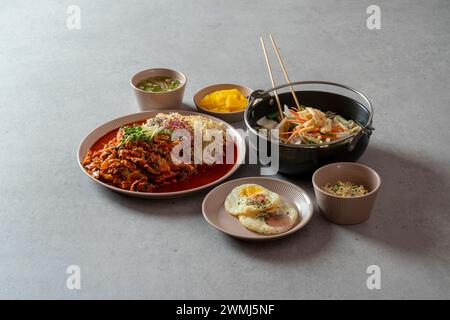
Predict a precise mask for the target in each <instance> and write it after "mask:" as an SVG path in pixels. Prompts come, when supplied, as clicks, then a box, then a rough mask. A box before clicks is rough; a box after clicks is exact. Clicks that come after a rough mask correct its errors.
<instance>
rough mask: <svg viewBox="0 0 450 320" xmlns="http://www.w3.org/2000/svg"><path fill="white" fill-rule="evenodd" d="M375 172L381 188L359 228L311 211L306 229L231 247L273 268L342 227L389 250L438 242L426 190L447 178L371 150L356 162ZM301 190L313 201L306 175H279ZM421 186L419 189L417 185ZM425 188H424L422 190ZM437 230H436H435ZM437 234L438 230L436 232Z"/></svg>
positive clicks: (307, 252) (419, 249)
mask: <svg viewBox="0 0 450 320" xmlns="http://www.w3.org/2000/svg"><path fill="white" fill-rule="evenodd" d="M360 162H361V163H363V164H367V165H369V166H370V167H372V168H373V169H375V170H376V171H377V172H378V173H379V174H380V176H381V179H382V187H381V189H380V192H379V195H378V199H377V202H376V205H375V209H374V212H373V215H372V217H371V219H369V220H368V221H367V222H365V223H362V224H360V225H354V226H338V225H334V224H332V223H330V222H328V221H327V220H325V219H324V218H323V217H322V216H321V215H320V212H319V210H318V209H317V207H316V211H315V216H314V217H313V219H312V220H311V222H310V223H309V225H307V226H306V228H305V229H302V230H300V231H299V232H297V233H295V234H293V235H292V236H289V237H287V238H284V239H280V240H276V241H273V242H267V243H249V242H244V241H239V240H234V239H229V242H230V244H231V245H232V246H234V247H235V248H237V249H239V250H241V251H242V252H244V253H245V254H248V255H251V256H252V257H254V258H256V259H263V260H267V261H272V262H273V263H274V264H278V263H281V264H283V263H285V262H289V261H301V260H302V259H304V258H308V257H310V256H313V255H314V254H316V253H318V252H319V251H320V250H323V249H326V246H327V243H328V242H330V241H331V240H332V236H333V230H336V229H335V228H344V229H346V230H345V231H348V232H350V233H353V234H354V237H355V239H356V240H358V238H362V239H363V238H368V239H369V240H371V241H375V242H379V243H380V244H382V245H383V246H389V247H392V249H394V250H400V251H408V252H413V253H415V254H421V253H423V252H426V251H427V250H429V249H430V248H431V247H432V246H433V244H434V243H435V242H436V241H438V239H436V235H437V234H442V233H443V232H445V230H441V228H442V227H443V226H441V225H440V224H439V219H434V218H433V215H436V213H437V214H439V213H442V204H440V203H438V202H436V199H435V198H434V197H433V196H432V194H431V190H436V189H439V188H442V187H443V186H445V185H446V184H448V183H447V182H446V179H445V178H444V177H443V176H442V175H441V174H439V172H438V170H436V169H434V168H435V167H437V165H435V166H434V165H433V164H430V163H428V162H427V163H423V162H421V161H418V160H415V159H414V158H413V157H411V156H409V155H407V154H402V153H401V152H398V153H394V152H392V151H388V150H384V149H381V148H379V147H377V146H375V147H374V146H371V147H369V149H368V150H367V152H366V154H365V155H364V157H363V158H362V159H361V161H360ZM280 178H282V179H286V180H290V181H292V182H295V183H296V184H298V185H300V186H301V187H302V188H304V189H305V190H306V191H307V192H308V193H309V194H310V195H311V198H312V199H314V200H315V198H314V194H313V189H312V187H311V186H310V184H311V183H310V181H311V176H303V177H292V176H280ZM421 182H424V185H423V186H422V187H421V186H420V183H421ZM424 188H426V189H427V190H428V192H429V193H427V190H424ZM439 230H441V231H439ZM438 231H439V232H438Z"/></svg>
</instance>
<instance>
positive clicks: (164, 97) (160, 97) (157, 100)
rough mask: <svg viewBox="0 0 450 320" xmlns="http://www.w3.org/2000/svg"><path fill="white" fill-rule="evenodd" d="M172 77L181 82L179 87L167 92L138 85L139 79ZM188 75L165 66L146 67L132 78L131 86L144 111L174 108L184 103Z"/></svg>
mask: <svg viewBox="0 0 450 320" xmlns="http://www.w3.org/2000/svg"><path fill="white" fill-rule="evenodd" d="M158 76H163V77H171V78H174V79H178V80H180V82H181V84H180V86H179V87H178V88H176V89H174V90H170V91H166V92H148V91H144V90H141V89H139V88H138V87H137V84H138V83H139V81H142V80H145V79H148V78H151V77H158ZM186 81H187V79H186V76H185V75H184V74H183V73H181V72H178V71H175V70H172V69H165V68H153V69H146V70H143V71H140V72H138V73H136V74H135V75H134V76H133V77H131V79H130V84H131V87H132V88H133V91H134V94H135V95H136V99H137V102H138V105H139V108H140V109H141V110H142V111H148V110H162V109H174V108H177V107H179V106H181V105H182V103H183V95H184V89H185V88H186Z"/></svg>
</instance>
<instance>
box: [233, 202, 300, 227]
mask: <svg viewBox="0 0 450 320" xmlns="http://www.w3.org/2000/svg"><path fill="white" fill-rule="evenodd" d="M298 219H299V214H298V212H297V210H296V209H295V208H294V207H292V206H290V205H289V204H287V203H284V202H283V203H281V204H280V205H278V206H276V207H275V208H273V209H270V210H268V211H265V212H263V213H261V214H258V215H257V216H255V217H249V216H243V215H240V216H239V222H240V223H241V224H242V225H243V226H244V227H246V228H247V229H249V230H252V231H255V232H258V233H262V234H280V233H283V232H286V231H288V230H289V229H291V228H292V227H293V226H294V225H295V223H296V222H297V220H298Z"/></svg>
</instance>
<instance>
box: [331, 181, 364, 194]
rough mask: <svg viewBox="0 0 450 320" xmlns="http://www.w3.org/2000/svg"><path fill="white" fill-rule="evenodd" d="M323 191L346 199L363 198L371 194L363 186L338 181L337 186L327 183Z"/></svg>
mask: <svg viewBox="0 0 450 320" xmlns="http://www.w3.org/2000/svg"><path fill="white" fill-rule="evenodd" d="M323 189H324V190H325V191H326V192H328V193H331V194H333V195H336V196H339V197H345V198H351V197H356V196H362V195H364V194H366V193H368V192H369V191H367V189H366V188H365V187H364V186H363V185H357V184H354V183H352V182H342V181H337V182H336V183H335V184H331V183H327V184H326V185H325V186H324V187H323Z"/></svg>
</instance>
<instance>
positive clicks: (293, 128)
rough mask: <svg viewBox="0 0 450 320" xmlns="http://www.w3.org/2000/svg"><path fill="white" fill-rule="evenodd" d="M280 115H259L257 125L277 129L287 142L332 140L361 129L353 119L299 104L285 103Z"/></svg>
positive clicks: (314, 142) (317, 142) (302, 142)
mask: <svg viewBox="0 0 450 320" xmlns="http://www.w3.org/2000/svg"><path fill="white" fill-rule="evenodd" d="M277 115H278V113H277ZM284 115H285V117H284V118H283V120H282V121H281V122H278V121H276V118H275V117H273V116H272V115H269V116H267V117H263V118H261V119H259V120H258V121H257V125H259V126H261V127H263V128H266V129H275V128H277V129H279V138H280V140H281V141H283V142H286V143H291V144H320V143H326V142H332V141H336V140H339V139H342V138H345V137H348V136H350V135H352V134H354V133H356V132H358V131H360V130H361V126H360V125H359V124H358V123H356V122H355V121H353V120H347V119H345V118H344V117H342V116H340V115H337V114H335V113H333V112H329V111H328V112H322V111H321V110H319V109H315V108H310V107H303V106H301V109H297V108H288V107H287V106H285V108H284Z"/></svg>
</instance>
